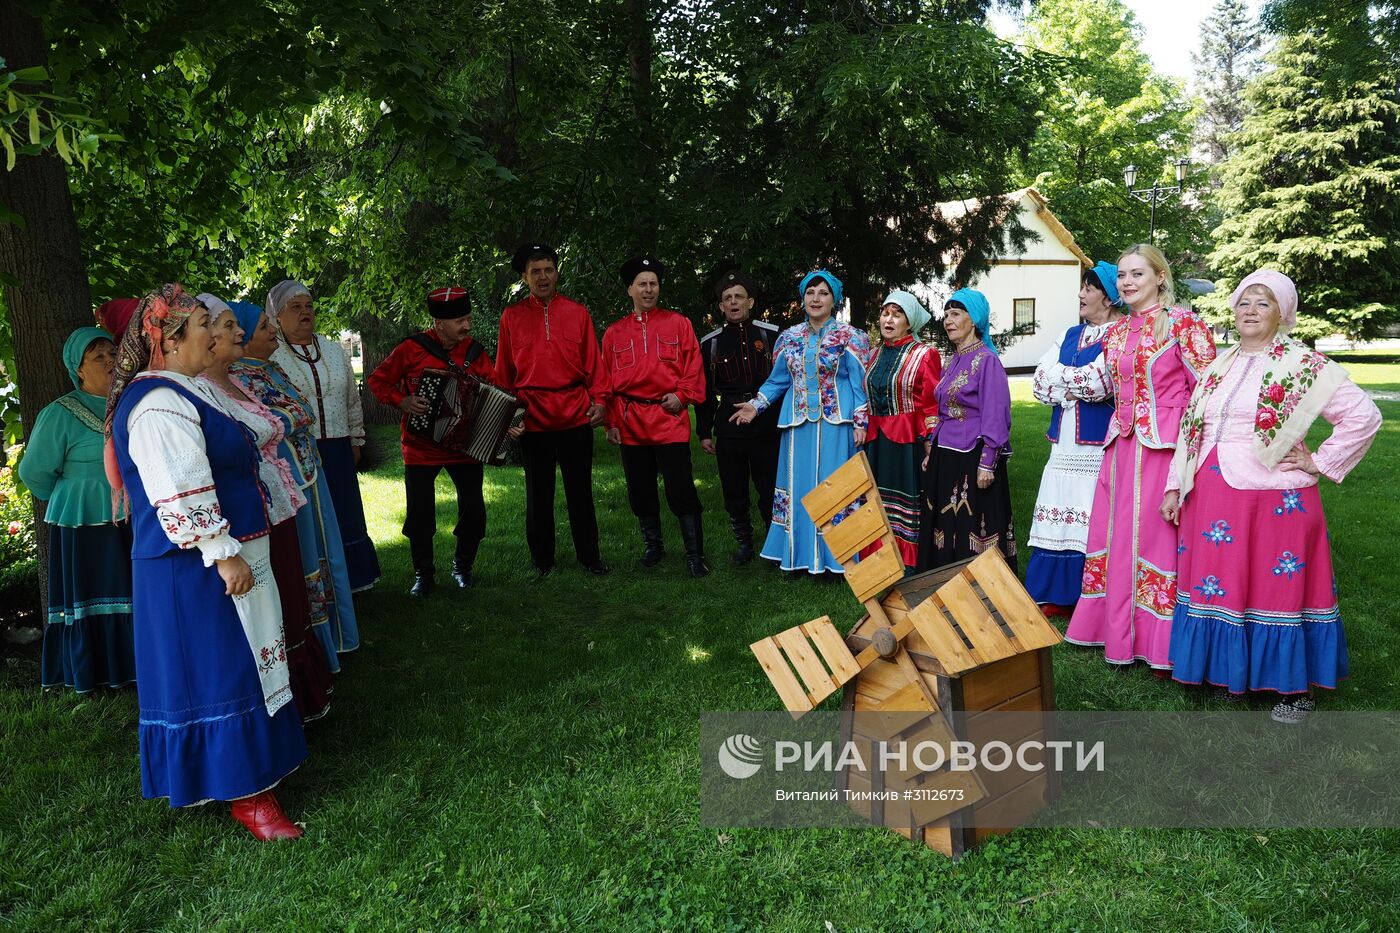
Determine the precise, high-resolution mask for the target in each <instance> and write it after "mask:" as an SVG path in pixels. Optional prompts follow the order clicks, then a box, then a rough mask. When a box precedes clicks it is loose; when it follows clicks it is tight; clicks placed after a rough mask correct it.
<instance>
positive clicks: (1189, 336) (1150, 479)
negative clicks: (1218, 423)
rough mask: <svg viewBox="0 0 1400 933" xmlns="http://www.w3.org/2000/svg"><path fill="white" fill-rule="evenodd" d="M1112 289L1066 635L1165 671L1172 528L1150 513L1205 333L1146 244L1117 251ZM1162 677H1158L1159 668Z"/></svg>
mask: <svg viewBox="0 0 1400 933" xmlns="http://www.w3.org/2000/svg"><path fill="white" fill-rule="evenodd" d="M1118 294H1119V296H1120V297H1121V298H1122V300H1123V302H1124V304H1126V305H1127V307H1128V311H1129V314H1128V316H1127V317H1125V318H1123V319H1122V320H1120V321H1117V322H1116V323H1114V324H1113V325H1112V326H1110V327H1109V329H1108V332H1107V333H1106V334H1105V335H1104V340H1103V352H1104V357H1105V358H1106V360H1107V363H1108V370H1109V376H1110V378H1111V379H1112V381H1113V390H1114V399H1115V401H1114V409H1113V416H1112V417H1111V418H1110V419H1109V423H1108V433H1107V436H1106V438H1105V441H1104V459H1103V464H1102V466H1100V467H1099V483H1098V488H1097V489H1096V490H1095V493H1094V507H1093V510H1092V513H1091V517H1090V520H1089V543H1088V551H1087V552H1086V554H1085V557H1084V582H1083V587H1082V589H1081V592H1080V598H1079V604H1078V605H1077V606H1076V607H1075V610H1074V616H1073V617H1072V618H1071V619H1070V624H1069V629H1068V630H1067V631H1066V633H1065V639H1066V640H1067V641H1070V642H1073V643H1074V644H1076V645H1093V646H1102V647H1103V649H1104V660H1105V661H1107V662H1108V663H1110V664H1132V663H1133V662H1135V661H1146V662H1147V664H1148V665H1149V666H1150V667H1152V668H1154V669H1156V670H1160V671H1163V672H1165V671H1168V670H1170V669H1171V661H1170V660H1169V658H1168V654H1167V649H1168V646H1169V644H1170V642H1171V630H1172V611H1173V608H1174V607H1175V605H1176V560H1177V551H1176V548H1177V541H1176V528H1175V527H1174V526H1173V525H1172V524H1171V522H1168V521H1167V520H1166V519H1164V518H1163V517H1162V516H1161V515H1160V514H1159V513H1158V510H1157V507H1158V505H1159V504H1160V503H1161V500H1162V491H1163V490H1164V489H1166V486H1167V475H1168V473H1169V472H1170V470H1171V461H1172V452H1173V449H1174V448H1175V447H1176V441H1177V431H1178V428H1179V427H1180V424H1181V416H1182V413H1183V412H1184V411H1185V410H1186V405H1187V402H1188V401H1189V400H1190V398H1191V391H1192V389H1194V388H1195V386H1196V380H1197V378H1198V377H1199V376H1200V374H1201V373H1202V372H1204V371H1205V368H1206V367H1207V366H1209V365H1210V362H1211V361H1212V360H1214V359H1215V341H1214V339H1213V338H1212V337H1211V334H1210V330H1209V329H1208V328H1207V327H1206V325H1205V324H1204V323H1203V322H1202V321H1201V319H1200V318H1199V317H1197V316H1196V315H1195V314H1194V313H1192V312H1191V311H1189V310H1187V309H1185V308H1174V307H1172V302H1173V299H1174V294H1173V290H1172V277H1171V269H1170V268H1169V267H1168V265H1167V260H1166V257H1165V256H1163V255H1162V251H1161V250H1159V249H1157V247H1155V246H1151V245H1148V244H1139V245H1137V246H1133V247H1131V248H1130V249H1128V250H1127V252H1125V253H1123V255H1122V256H1120V257H1118ZM1163 676H1165V674H1163Z"/></svg>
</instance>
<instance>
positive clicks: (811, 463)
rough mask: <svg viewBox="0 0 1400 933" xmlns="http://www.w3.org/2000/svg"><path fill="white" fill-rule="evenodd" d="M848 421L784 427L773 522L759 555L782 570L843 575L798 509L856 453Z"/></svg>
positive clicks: (774, 498)
mask: <svg viewBox="0 0 1400 933" xmlns="http://www.w3.org/2000/svg"><path fill="white" fill-rule="evenodd" d="M853 433H854V430H853V428H852V427H851V425H849V424H830V423H829V422H826V421H804V422H803V423H802V424H799V425H797V426H796V427H792V428H784V429H783V431H782V439H781V441H780V446H779V448H778V482H777V484H776V485H775V486H774V488H773V524H772V525H771V526H770V527H769V529H768V538H767V540H765V541H764V542H763V550H762V552H761V553H762V556H764V557H766V558H768V559H769V560H775V561H777V562H778V566H780V567H782V568H783V569H784V570H806V571H808V572H810V573H845V572H846V571H845V568H843V567H842V566H841V565H840V564H838V563H837V562H836V558H835V557H833V556H832V554H831V549H830V548H828V547H827V546H826V542H825V541H824V540H822V537H821V535H820V534H819V533H818V532H817V526H816V525H814V524H813V523H812V519H811V517H810V516H809V515H808V514H807V510H806V509H804V508H803V507H802V497H803V496H805V495H807V493H809V492H811V491H812V490H813V489H815V488H816V487H817V485H818V484H819V483H821V482H822V481H823V480H825V479H826V478H827V477H828V476H830V475H831V474H832V473H835V472H836V470H837V468H839V467H840V466H841V465H842V464H843V463H845V462H846V461H847V460H849V459H851V458H852V457H854V456H855V454H856V446H855V442H854V439H853Z"/></svg>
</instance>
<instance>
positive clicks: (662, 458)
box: [622, 443, 700, 518]
mask: <svg viewBox="0 0 1400 933" xmlns="http://www.w3.org/2000/svg"><path fill="white" fill-rule="evenodd" d="M622 473H623V475H624V476H626V477H627V504H628V505H630V506H632V514H633V515H635V516H637V517H638V518H655V517H657V516H659V515H660V514H661V500H660V499H659V498H658V497H657V495H656V474H657V473H660V474H661V479H662V480H663V481H664V482H665V484H666V504H667V505H669V506H670V507H671V512H672V514H674V515H677V516H679V515H699V514H700V494H699V493H697V492H696V491H695V475H694V473H693V472H692V471H691V466H690V444H688V443H678V444H656V445H654V446H648V447H632V446H627V445H624V446H623V448H622Z"/></svg>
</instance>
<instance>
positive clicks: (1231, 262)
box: [1211, 31, 1400, 339]
mask: <svg viewBox="0 0 1400 933" xmlns="http://www.w3.org/2000/svg"><path fill="white" fill-rule="evenodd" d="M1350 48H1351V50H1352V54H1353V55H1362V54H1364V55H1367V56H1369V60H1366V59H1358V58H1354V59H1353V60H1352V61H1351V62H1350V65H1351V68H1350V75H1349V77H1347V78H1346V79H1338V78H1337V77H1336V76H1335V75H1334V74H1333V71H1334V69H1333V68H1332V58H1331V54H1330V53H1331V51H1333V47H1332V46H1331V44H1330V43H1329V41H1328V39H1327V38H1326V37H1325V36H1324V35H1320V34H1318V33H1314V32H1308V31H1305V32H1300V33H1298V34H1296V35H1292V36H1287V37H1284V38H1282V39H1281V40H1280V41H1279V44H1278V46H1277V48H1276V49H1275V50H1274V51H1273V52H1272V53H1271V54H1270V56H1269V61H1270V63H1271V64H1272V65H1273V68H1272V70H1271V71H1268V72H1266V73H1265V74H1264V75H1262V76H1261V77H1259V78H1258V79H1256V80H1255V81H1254V82H1253V83H1252V84H1251V85H1250V86H1249V89H1248V92H1247V101H1248V104H1249V106H1250V109H1251V111H1252V112H1251V114H1250V115H1249V116H1248V117H1246V118H1245V122H1244V128H1243V129H1242V130H1241V131H1240V132H1239V133H1238V134H1237V135H1236V136H1235V137H1233V138H1232V139H1231V140H1230V145H1231V146H1232V147H1233V152H1234V154H1233V155H1232V156H1231V158H1230V160H1229V161H1228V162H1227V163H1226V164H1225V167H1224V172H1223V185H1222V188H1221V190H1220V192H1219V197H1218V203H1219V206H1220V207H1221V209H1222V210H1223V212H1224V216H1225V220H1224V221H1223V222H1222V223H1221V225H1220V226H1219V227H1218V228H1216V230H1215V239H1216V249H1215V251H1214V253H1212V255H1211V264H1212V266H1213V267H1214V268H1215V269H1216V271H1217V272H1218V273H1219V274H1220V276H1221V278H1222V279H1223V280H1224V283H1225V284H1226V285H1229V284H1230V283H1233V282H1236V281H1238V280H1239V279H1240V278H1241V277H1243V276H1244V275H1247V274H1248V273H1249V272H1251V271H1253V270H1255V269H1258V268H1261V267H1268V268H1274V269H1279V270H1280V271H1282V272H1284V273H1286V274H1288V275H1289V276H1291V277H1292V278H1293V280H1294V281H1295V282H1297V284H1298V288H1299V295H1300V299H1301V307H1300V309H1299V310H1300V324H1299V330H1298V332H1297V333H1298V335H1299V336H1301V337H1303V338H1305V339H1310V338H1316V337H1318V336H1321V335H1324V334H1328V333H1333V332H1338V331H1340V332H1342V333H1345V334H1346V335H1347V336H1349V337H1351V338H1353V339H1359V338H1366V337H1373V336H1376V335H1377V334H1379V333H1380V332H1381V331H1382V330H1383V329H1384V328H1385V327H1386V326H1387V325H1388V324H1390V323H1392V322H1394V321H1395V320H1396V319H1397V316H1400V315H1398V314H1397V312H1400V308H1397V297H1396V291H1397V288H1398V287H1400V93H1397V88H1396V85H1395V81H1394V79H1393V77H1392V76H1390V75H1389V69H1388V68H1387V67H1386V65H1385V59H1386V53H1385V50H1383V49H1381V48H1379V47H1376V46H1374V45H1373V46H1368V47H1362V46H1358V45H1351V46H1350Z"/></svg>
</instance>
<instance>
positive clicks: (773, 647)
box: [749, 638, 813, 719]
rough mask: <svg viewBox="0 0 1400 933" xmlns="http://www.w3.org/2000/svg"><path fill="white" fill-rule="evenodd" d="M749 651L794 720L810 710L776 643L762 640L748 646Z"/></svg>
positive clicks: (805, 694) (802, 690)
mask: <svg viewBox="0 0 1400 933" xmlns="http://www.w3.org/2000/svg"><path fill="white" fill-rule="evenodd" d="M749 650H750V651H752V652H753V653H754V657H756V658H758V663H759V664H761V665H763V673H765V674H767V675H768V680H769V681H770V682H771V683H772V684H773V689H774V690H776V691H778V698H779V699H781V700H782V701H783V706H785V707H787V710H788V712H790V713H792V714H793V718H794V719H796V718H797V716H798V715H800V714H802V713H805V712H808V711H810V710H811V709H812V706H813V703H812V701H811V700H809V699H808V698H807V691H806V690H804V689H802V685H801V684H799V683H798V682H797V678H796V677H795V676H794V675H793V673H792V670H791V669H790V668H789V667H788V664H787V661H786V660H784V659H783V652H782V649H780V648H779V647H778V643H777V642H776V641H774V640H773V639H771V638H764V639H761V640H759V641H756V642H754V643H753V644H751V645H749Z"/></svg>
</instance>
